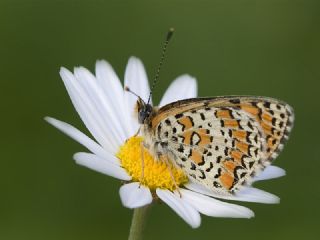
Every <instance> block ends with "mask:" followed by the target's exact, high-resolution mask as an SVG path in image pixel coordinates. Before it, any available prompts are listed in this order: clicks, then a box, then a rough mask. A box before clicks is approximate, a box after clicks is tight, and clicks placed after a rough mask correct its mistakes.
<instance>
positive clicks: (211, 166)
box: [151, 96, 293, 193]
mask: <svg viewBox="0 0 320 240" xmlns="http://www.w3.org/2000/svg"><path fill="white" fill-rule="evenodd" d="M292 123H293V112H292V109H291V107H290V106H289V105H287V104H285V103H283V102H280V101H278V100H275V99H271V98H263V97H237V96H234V97H216V98H196V99H187V100H182V101H178V102H174V103H171V104H168V105H166V106H164V107H163V108H161V109H160V110H159V111H158V113H157V115H156V116H155V117H154V118H153V119H152V121H151V126H152V129H153V133H154V136H155V139H156V142H162V143H164V145H166V146H167V151H168V154H169V155H170V158H171V159H172V160H173V161H174V162H175V163H176V164H177V165H178V166H180V167H181V168H182V169H183V170H184V171H185V172H186V173H187V174H188V175H189V176H190V179H191V180H192V181H195V182H198V183H200V184H202V185H205V186H206V187H208V188H209V189H211V190H213V191H216V192H219V193H232V192H234V191H236V190H237V189H239V187H240V186H242V185H243V184H244V183H248V182H250V181H251V179H252V177H253V176H254V175H255V174H256V173H257V172H259V171H260V170H261V169H263V168H264V167H266V166H267V165H268V164H269V163H270V162H271V161H272V160H273V159H275V158H276V156H277V155H278V153H279V152H280V151H281V149H282V147H283V144H284V142H285V140H286V139H287V138H288V134H289V132H290V130H291V125H292Z"/></svg>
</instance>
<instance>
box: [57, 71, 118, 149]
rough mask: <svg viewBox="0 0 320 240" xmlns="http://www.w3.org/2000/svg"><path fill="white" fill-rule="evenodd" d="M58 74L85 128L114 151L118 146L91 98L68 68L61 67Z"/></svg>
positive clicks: (105, 146)
mask: <svg viewBox="0 0 320 240" xmlns="http://www.w3.org/2000/svg"><path fill="white" fill-rule="evenodd" d="M60 76H61V78H62V80H63V82H64V85H65V87H66V89H67V91H68V93H69V96H70V98H71V101H72V103H73V105H74V107H75V109H76V110H77V112H78V113H79V116H80V117H81V119H82V121H83V122H84V124H85V125H86V127H87V129H88V130H89V131H90V133H91V134H92V135H93V136H94V138H95V139H96V140H97V141H98V142H99V143H100V144H101V145H102V146H103V147H104V148H105V149H107V150H108V151H110V152H112V153H115V152H116V151H117V150H118V148H119V144H117V143H116V142H115V141H114V140H113V139H114V138H111V134H109V132H108V131H109V130H108V129H106V127H108V126H105V124H104V123H103V122H101V118H100V116H99V115H97V111H96V109H95V108H94V106H93V104H92V101H91V99H90V98H88V96H87V94H85V93H84V91H83V89H82V88H81V86H80V84H79V83H78V82H77V81H76V79H75V77H74V76H73V74H72V73H71V72H70V71H69V70H67V69H65V68H61V70H60Z"/></svg>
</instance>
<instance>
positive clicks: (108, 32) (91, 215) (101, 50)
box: [0, 0, 320, 240]
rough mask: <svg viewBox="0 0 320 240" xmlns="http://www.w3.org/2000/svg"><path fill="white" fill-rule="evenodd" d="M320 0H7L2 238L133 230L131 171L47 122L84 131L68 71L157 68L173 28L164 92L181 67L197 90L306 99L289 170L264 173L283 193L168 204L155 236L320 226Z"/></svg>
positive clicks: (307, 233) (313, 234)
mask: <svg viewBox="0 0 320 240" xmlns="http://www.w3.org/2000/svg"><path fill="white" fill-rule="evenodd" d="M319 24H320V1H319V0H314V1H312V0H304V1H303V0H301V1H298V0H291V1H289V0H256V1H254V0H229V1H227V0H211V1H182V0H180V1H178V0H171V1H103V0H99V1H98V0H91V1H89V0H88V1H75V0H74V1H62V0H61V1H60V0H59V1H58V0H54V1H40V0H34V1H31V0H21V1H17V0H12V1H4V0H1V1H0V106H1V118H0V121H1V138H0V141H1V144H0V146H1V147H0V149H1V174H0V187H1V193H0V194H1V195H0V239H4V240H15V239H23V240H25V239H26V240H29V239H30V240H31V239H32V240H37V239H41V240H42V239H46V240H51V239H61V240H63V239H68V240H69V239H77V240H82V239H83V240H84V239H97V240H98V239H126V238H127V234H128V229H129V225H130V221H131V215H132V211H131V210H129V209H126V208H124V207H122V206H121V203H120V200H119V195H118V189H119V186H120V183H119V182H118V181H117V180H114V179H112V178H110V177H107V176H104V175H102V174H98V173H96V172H93V171H91V170H88V169H85V168H82V167H79V166H77V165H76V164H75V163H74V161H73V160H72V154H73V153H74V152H77V151H81V150H84V148H83V147H81V146H80V145H79V144H77V143H75V142H74V141H73V140H70V139H69V138H68V137H66V136H64V135H62V134H61V133H60V132H59V131H57V130H56V129H54V128H53V127H51V126H49V125H48V124H47V123H45V122H44V121H43V117H44V116H47V115H49V116H54V117H56V118H58V119H61V120H64V121H67V122H70V123H72V124H74V125H75V126H77V127H79V128H80V129H82V130H84V131H85V132H86V130H85V128H84V126H83V125H82V123H81V121H80V120H79V117H78V116H77V114H76V112H75V111H74V109H73V107H72V105H71V103H70V100H69V97H68V95H67V93H66V91H65V89H64V86H63V84H62V81H61V79H60V77H59V74H58V71H59V67H60V66H65V67H67V68H69V69H72V68H73V66H78V65H82V66H85V67H87V68H89V69H91V70H93V69H94V64H95V61H96V59H106V60H108V61H109V62H111V64H112V65H113V66H114V68H115V70H116V71H117V73H118V74H119V76H120V77H121V78H123V75H124V69H125V66H126V62H127V60H128V58H129V56H132V55H135V56H137V57H139V58H141V59H142V60H143V62H144V64H145V66H146V69H147V72H148V75H149V77H150V78H151V77H152V76H153V75H154V72H155V68H156V66H157V64H158V61H159V57H160V51H161V44H162V42H163V39H164V35H165V33H166V31H167V29H168V28H169V27H171V26H173V27H175V29H176V34H175V36H174V38H173V41H172V43H171V45H170V47H169V51H168V54H167V59H166V62H165V66H164V68H163V70H162V72H161V81H160V84H159V86H158V87H157V90H156V92H155V102H158V101H159V99H160V96H161V95H162V94H163V92H164V91H165V89H166V87H167V86H168V85H169V83H170V81H172V79H174V78H175V77H177V76H178V75H180V74H182V73H189V74H191V75H193V76H195V77H196V78H197V79H198V83H199V95H200V96H213V95H230V94H250V95H264V96H271V97H276V98H279V99H282V100H285V101H287V102H288V103H290V104H291V105H292V106H293V107H294V109H295V112H296V122H295V128H294V131H293V134H292V135H291V139H290V141H289V143H288V144H287V146H286V148H285V150H284V152H283V153H282V154H281V155H280V157H279V158H278V159H277V161H276V165H278V166H281V167H283V168H285V169H286V170H287V176H286V177H284V178H281V179H277V180H270V181H267V182H263V183H262V182H261V183H258V184H256V185H257V186H258V187H260V188H262V189H265V190H267V191H270V192H272V193H274V194H277V195H278V196H280V197H281V204H279V205H263V204H254V203H244V204H243V205H245V206H248V207H250V208H251V209H253V210H254V211H255V213H256V217H255V218H254V219H251V220H242V219H218V218H209V217H205V216H204V217H203V223H202V225H201V227H200V228H199V229H196V230H193V229H191V228H190V227H189V226H188V225H187V224H185V223H184V222H183V221H182V220H181V219H180V218H179V217H178V216H177V215H176V214H175V213H173V211H171V210H170V209H169V208H168V207H167V206H166V205H165V204H161V205H156V206H154V207H153V208H152V211H151V213H150V218H149V220H148V225H147V229H146V239H164V238H167V239H176V240H178V239H247V240H249V239H261V240H262V239H301V238H304V239H319V233H320V229H319V228H320V221H319V215H320V207H319V203H320V189H319V185H318V184H319V168H320V159H319V157H318V156H319V155H317V152H318V151H319V147H320V146H319V138H318V136H319V134H320V131H319V127H318V126H317V125H316V124H317V123H319V119H320V111H319V99H318V96H319V93H320V91H319V87H320V81H319V78H320V64H319V61H320V57H319V56H320V27H319Z"/></svg>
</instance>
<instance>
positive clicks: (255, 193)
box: [185, 182, 279, 204]
mask: <svg viewBox="0 0 320 240" xmlns="http://www.w3.org/2000/svg"><path fill="white" fill-rule="evenodd" d="M185 187H186V188H188V189H190V190H192V191H195V192H198V193H202V194H204V195H207V196H211V197H215V198H220V199H226V200H235V201H243V202H257V203H269V204H270V203H279V198H278V197H277V196H275V195H273V194H271V193H268V192H265V191H262V190H260V189H257V188H251V187H246V188H244V189H242V190H241V191H239V193H237V194H235V195H231V194H230V195H222V194H218V193H215V192H213V191H210V190H209V189H207V188H206V187H204V186H202V185H200V184H197V183H193V182H191V183H188V184H186V185H185Z"/></svg>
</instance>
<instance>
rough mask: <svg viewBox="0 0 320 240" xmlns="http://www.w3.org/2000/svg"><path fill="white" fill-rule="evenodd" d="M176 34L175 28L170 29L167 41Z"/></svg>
mask: <svg viewBox="0 0 320 240" xmlns="http://www.w3.org/2000/svg"><path fill="white" fill-rule="evenodd" d="M173 33H174V28H169V31H168V34H167V38H166V40H167V41H169V40H170V38H171V37H172V35H173Z"/></svg>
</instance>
